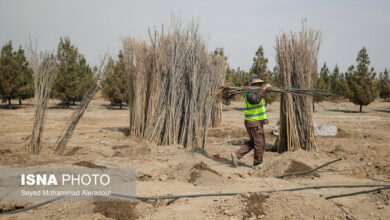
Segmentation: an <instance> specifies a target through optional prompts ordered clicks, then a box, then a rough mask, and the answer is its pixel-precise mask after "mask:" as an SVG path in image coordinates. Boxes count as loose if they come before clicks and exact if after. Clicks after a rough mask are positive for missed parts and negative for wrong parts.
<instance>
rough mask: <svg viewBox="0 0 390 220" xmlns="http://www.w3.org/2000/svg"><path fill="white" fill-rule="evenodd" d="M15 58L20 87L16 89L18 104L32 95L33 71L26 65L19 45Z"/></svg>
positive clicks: (26, 62)
mask: <svg viewBox="0 0 390 220" xmlns="http://www.w3.org/2000/svg"><path fill="white" fill-rule="evenodd" d="M15 59H16V60H17V62H18V66H19V68H20V72H19V74H21V75H20V87H19V88H18V91H17V98H19V105H21V104H22V100H24V99H28V98H31V97H33V96H34V83H33V71H32V69H31V68H30V67H29V66H28V61H27V59H26V57H25V55H24V50H23V49H22V47H19V50H18V51H17V52H16V56H15Z"/></svg>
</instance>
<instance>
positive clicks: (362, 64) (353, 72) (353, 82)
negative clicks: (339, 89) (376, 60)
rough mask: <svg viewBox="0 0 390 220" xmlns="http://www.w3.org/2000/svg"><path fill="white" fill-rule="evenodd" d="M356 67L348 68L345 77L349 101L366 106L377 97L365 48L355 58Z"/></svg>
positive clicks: (373, 76)
mask: <svg viewBox="0 0 390 220" xmlns="http://www.w3.org/2000/svg"><path fill="white" fill-rule="evenodd" d="M356 62H357V64H358V65H357V67H356V68H355V67H354V66H350V67H349V68H348V72H347V73H346V75H345V79H346V81H347V84H348V92H347V94H348V96H349V100H350V101H351V102H353V103H354V104H356V105H360V112H362V106H363V105H368V104H370V103H371V102H373V101H374V100H375V98H376V97H377V96H378V92H377V88H376V82H375V75H376V73H375V72H374V68H371V69H369V65H370V58H369V57H368V54H367V50H366V48H365V47H363V49H361V50H360V51H359V54H358V56H357V58H356Z"/></svg>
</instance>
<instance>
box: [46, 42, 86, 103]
mask: <svg viewBox="0 0 390 220" xmlns="http://www.w3.org/2000/svg"><path fill="white" fill-rule="evenodd" d="M57 59H58V70H59V72H58V75H57V79H56V82H55V84H54V87H53V97H54V98H57V99H60V100H61V102H62V104H66V105H67V106H68V107H69V105H70V104H71V103H72V104H73V105H74V104H75V102H76V101H81V100H82V98H83V96H84V94H85V92H86V91H87V90H88V88H89V85H90V83H91V82H92V78H93V73H92V70H91V68H90V67H89V65H88V64H87V61H86V59H85V58H84V56H83V55H81V54H80V53H79V51H78V49H77V48H76V47H75V46H74V45H72V43H71V42H70V39H69V37H65V38H61V39H60V43H59V44H58V49H57Z"/></svg>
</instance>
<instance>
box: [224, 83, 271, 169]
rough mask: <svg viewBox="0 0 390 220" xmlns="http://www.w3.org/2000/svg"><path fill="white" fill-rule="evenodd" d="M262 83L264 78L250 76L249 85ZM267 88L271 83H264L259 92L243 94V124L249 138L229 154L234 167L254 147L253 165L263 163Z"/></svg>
mask: <svg viewBox="0 0 390 220" xmlns="http://www.w3.org/2000/svg"><path fill="white" fill-rule="evenodd" d="M264 83H265V82H264V80H262V79H260V77H258V76H252V77H251V78H250V83H249V86H256V87H261V86H262V85H263V84H264ZM269 88H271V85H270V84H265V85H264V87H263V88H262V89H261V90H260V91H259V92H247V93H246V94H245V99H244V110H245V122H244V124H245V128H246V130H247V132H248V135H249V138H250V140H249V141H247V142H246V143H245V144H244V145H242V146H241V148H240V149H239V150H238V151H236V152H233V153H232V154H231V157H232V162H233V165H234V166H235V167H237V166H238V160H239V159H241V158H242V157H243V156H244V155H245V154H247V153H249V151H251V150H252V149H254V157H253V167H259V166H260V165H261V164H262V163H263V153H264V145H265V137H264V130H263V125H265V124H268V118H267V111H266V110H265V99H264V94H265V92H266V90H267V89H269Z"/></svg>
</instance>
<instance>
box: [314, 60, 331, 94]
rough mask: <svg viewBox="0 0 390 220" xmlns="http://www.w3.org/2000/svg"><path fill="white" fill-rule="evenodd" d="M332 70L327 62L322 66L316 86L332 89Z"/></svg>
mask: <svg viewBox="0 0 390 220" xmlns="http://www.w3.org/2000/svg"><path fill="white" fill-rule="evenodd" d="M329 75H330V71H329V68H328V66H327V65H326V63H324V65H323V66H322V68H321V71H320V76H319V77H318V80H317V84H316V86H315V87H316V88H317V89H324V90H330V78H329Z"/></svg>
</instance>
